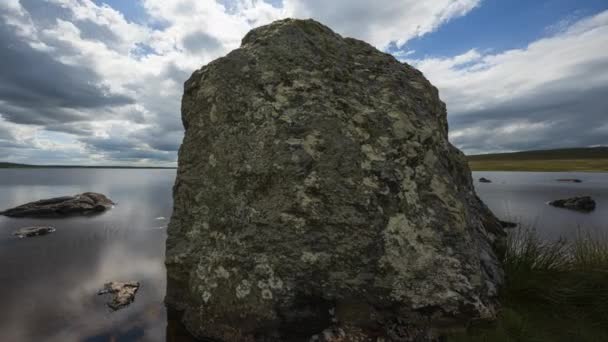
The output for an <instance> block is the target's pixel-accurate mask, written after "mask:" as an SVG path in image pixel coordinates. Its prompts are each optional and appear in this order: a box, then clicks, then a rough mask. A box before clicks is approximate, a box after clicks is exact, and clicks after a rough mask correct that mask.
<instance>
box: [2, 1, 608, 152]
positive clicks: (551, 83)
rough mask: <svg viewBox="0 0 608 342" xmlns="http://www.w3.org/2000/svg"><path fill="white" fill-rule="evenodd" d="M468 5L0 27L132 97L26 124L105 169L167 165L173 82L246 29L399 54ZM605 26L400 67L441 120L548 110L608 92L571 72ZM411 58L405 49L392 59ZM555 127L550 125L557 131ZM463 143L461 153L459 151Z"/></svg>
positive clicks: (238, 10) (173, 129) (166, 13)
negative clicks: (296, 32) (391, 48)
mask: <svg viewBox="0 0 608 342" xmlns="http://www.w3.org/2000/svg"><path fill="white" fill-rule="evenodd" d="M32 3H33V4H36V3H35V2H30V5H29V6H34V5H32ZM225 3H230V5H227V4H225ZM479 3H480V0H438V1H417V0H399V1H397V0H378V1H367V0H335V1H321V0H306V1H305V0H284V1H283V3H282V6H281V7H277V6H273V5H271V4H269V3H267V2H264V1H262V0H231V1H226V2H222V3H220V2H218V1H215V0H176V1H165V0H141V5H142V6H143V9H144V11H145V13H146V14H147V16H148V17H147V18H146V19H145V20H143V21H141V22H137V23H136V22H132V21H129V20H127V19H126V18H125V17H124V15H123V14H122V13H120V12H119V11H117V10H116V9H113V8H111V7H109V6H107V5H97V4H95V3H93V2H92V1H90V0H48V1H47V2H45V3H44V4H47V5H52V6H56V7H57V8H58V9H60V11H58V13H60V15H59V14H49V15H57V17H55V18H50V19H51V20H48V19H49V18H45V20H42V19H41V18H40V17H39V16H34V15H33V14H32V13H31V12H28V9H31V8H26V7H25V5H23V3H19V2H17V1H15V0H11V1H5V2H3V3H2V4H1V5H0V16H1V17H2V21H3V23H4V24H5V25H9V26H11V27H12V28H15V29H17V35H18V37H19V39H21V40H22V41H25V42H27V44H28V45H29V46H30V47H31V48H32V49H34V50H36V51H38V52H39V53H45V54H47V55H48V57H49V58H52V59H53V60H56V61H60V62H61V63H63V64H66V65H70V66H72V67H73V68H75V69H77V68H81V69H82V70H85V71H87V72H92V73H93V75H96V76H97V78H98V79H97V80H94V81H95V82H96V83H95V86H96V87H98V89H99V93H100V95H102V96H103V97H108V98H109V97H112V96H122V97H124V98H127V99H133V100H134V102H133V103H129V101H124V99H123V100H120V99H118V100H116V101H115V102H116V103H115V104H113V105H108V106H105V107H98V106H97V107H95V106H92V107H90V108H88V107H83V106H77V107H65V106H64V107H61V108H59V109H57V111H58V113H60V114H61V117H62V118H61V119H59V118H57V119H56V120H53V119H52V118H50V116H51V115H52V113H53V112H49V113H50V114H49V113H45V114H44V115H47V116H48V118H47V117H45V119H44V120H33V119H31V120H29V121H28V122H27V123H28V124H29V125H33V124H35V125H38V126H36V129H35V130H36V131H38V130H46V131H60V132H63V133H65V134H71V135H72V137H73V139H74V140H77V141H81V142H83V144H84V146H85V147H87V148H89V149H90V152H91V153H92V155H95V156H96V158H97V159H96V160H94V161H91V162H98V161H100V160H101V161H102V162H103V159H104V158H105V159H106V161H109V162H112V163H121V162H123V163H132V162H134V160H135V159H133V156H136V155H140V156H147V159H145V158H144V159H142V161H143V162H153V161H154V160H153V159H154V156H155V155H158V156H160V158H164V159H163V160H164V161H163V163H168V162H170V161H168V160H169V159H170V158H169V157H170V156H173V157H175V151H173V152H167V151H169V150H170V148H175V147H176V146H177V145H178V143H179V140H181V136H182V127H181V119H180V113H179V108H180V98H181V94H182V84H183V82H184V81H185V79H186V78H187V77H188V76H189V75H190V74H191V73H192V71H194V70H195V69H197V68H199V67H201V66H202V65H204V64H206V63H208V62H210V61H211V60H213V59H215V58H217V57H220V56H222V55H224V54H226V53H227V52H229V51H230V50H232V49H234V48H237V47H238V46H239V44H240V41H241V39H242V37H243V36H244V35H245V34H246V33H247V32H248V31H249V30H250V29H252V28H254V27H256V26H259V25H263V24H267V23H270V22H271V21H273V20H276V19H280V18H284V17H299V18H308V17H312V18H314V19H317V20H320V21H321V22H323V23H324V24H326V25H328V26H330V27H331V28H333V29H335V30H336V31H337V32H339V33H341V34H343V35H345V36H351V37H355V38H359V39H363V40H366V41H369V42H370V43H372V44H374V45H375V46H377V47H379V48H384V47H387V46H388V45H389V44H391V43H394V44H396V45H397V46H403V45H404V44H406V43H407V41H408V40H410V39H412V38H414V37H418V36H421V35H424V34H426V33H429V32H432V31H434V30H436V29H437V28H438V27H440V26H441V25H442V24H444V23H446V22H447V21H449V20H451V19H453V18H455V17H458V16H462V15H465V14H466V13H468V12H469V11H471V10H472V9H473V8H475V7H476V6H478V5H479ZM39 4H42V3H39ZM49 13H51V12H49ZM53 13H54V12H53ZM38 15H39V13H38ZM606 17H608V14H606V13H604V14H600V15H597V16H594V17H591V18H587V19H585V20H580V21H578V22H575V23H573V24H563V23H562V24H561V26H560V30H559V32H558V33H557V34H556V35H555V36H553V37H548V38H545V39H542V40H539V41H537V42H535V43H532V44H531V45H530V46H528V47H527V48H525V49H520V50H512V51H506V52H503V53H498V54H491V53H486V52H480V51H477V50H475V49H471V50H470V51H469V52H467V53H465V54H462V55H460V56H455V57H452V58H430V59H425V60H416V61H411V62H412V63H413V64H415V65H416V66H417V67H419V68H421V69H422V70H423V71H424V72H425V74H426V75H427V77H428V78H429V79H430V80H431V81H432V82H433V83H434V84H436V85H437V86H438V87H439V88H440V89H441V95H442V97H443V98H444V99H445V100H446V102H447V103H448V109H449V111H450V113H452V114H453V116H452V118H465V117H467V116H471V117H473V116H474V115H475V114H476V113H480V112H483V111H490V112H492V113H495V112H496V108H503V107H504V108H510V110H511V111H513V110H516V109H517V106H510V104H512V103H516V104H517V105H518V106H520V107H521V106H524V105H523V104H524V102H525V103H533V102H534V101H529V99H530V98H534V97H538V98H540V99H542V100H543V101H545V102H547V101H549V99H548V98H547V96H546V95H547V94H554V95H555V94H558V93H560V92H561V93H564V92H566V93H568V92H570V93H571V96H573V97H576V96H575V94H574V93H576V92H578V93H580V92H581V91H584V90H593V89H597V87H601V86H604V85H606V84H607V83H606V80H607V78H608V76H607V75H606V73H605V72H596V69H590V68H587V67H581V66H590V65H592V64H593V63H603V62H606V61H607V56H606V54H608V50H607V49H603V50H602V49H598V47H599V46H608V41H607V40H608V34H607V32H606V26H607V24H606V21H607V19H606ZM568 25H569V26H568ZM564 27H567V28H564ZM411 56H412V52H411V51H408V50H407V45H405V46H404V48H403V52H402V53H401V54H400V55H398V57H399V58H411ZM604 70H606V68H604ZM91 77H92V76H90V75H89V78H91ZM583 79H584V80H585V81H584V82H582V80H583ZM85 81H86V80H85ZM86 82H92V81H91V80H89V81H86ZM573 94H574V95H573ZM559 97H560V98H561V99H563V96H559ZM59 102H60V101H59ZM549 102H550V101H549ZM537 104H538V103H537ZM539 105H541V104H539ZM15 106H16V105H15V104H12V103H9V104H7V105H6V106H5V108H9V109H14V110H15V112H18V113H21V112H22V113H26V112H28V110H29V108H17V109H18V110H17V109H15V108H14V107H15ZM524 107H525V106H524ZM568 110H569V109H568V108H565V109H563V113H560V115H559V116H564V115H567V114H568ZM29 112H32V110H29ZM0 115H1V116H3V117H4V118H5V119H6V120H9V119H10V120H13V119H14V118H15V117H16V114H12V115H7V113H2V108H0ZM30 115H31V114H30ZM41 115H42V114H41ZM489 115H495V114H489ZM558 119H559V120H553V121H555V122H561V121H560V120H561V119H560V118H558ZM62 120H63V121H62ZM462 120H465V119H462ZM452 121H454V120H452ZM541 121H542V120H541ZM541 121H539V120H538V119H537V118H521V117H520V118H517V120H515V121H514V122H519V123H522V125H533V126H532V127H537V128H538V126H534V125H535V124H537V123H538V122H541ZM545 121H546V120H545ZM15 122H16V121H15ZM46 122H50V123H48V124H45V123H46ZM542 122H544V121H542ZM117 123H119V124H117ZM545 124H546V122H545ZM466 125H467V124H464V123H463V124H461V125H458V124H457V125H456V127H455V128H456V130H455V132H453V134H452V136H458V134H460V133H458V132H462V131H463V129H464V128H466V127H467V126H466ZM501 125H503V124H501ZM503 126H504V125H503ZM550 126H551V127H556V126H559V125H557V124H551V125H550ZM30 127H31V126H30ZM477 127H479V125H477ZM520 129H521V128H520ZM29 132H30V133H29V134H32V136H33V133H32V131H29ZM471 136H472V135H471ZM93 138H94V139H93ZM465 138H466V137H462V138H460V139H465ZM103 139H106V140H108V139H119V140H120V141H123V140H128V141H131V142H132V144H131V146H134V147H132V148H133V149H132V150H131V151H123V152H124V153H122V154H120V155H119V154H116V153H113V152H112V151H106V153H105V154H104V151H103V150H102V149H101V146H111V145H112V144H110V143H108V141H104V140H103ZM465 140H466V139H465ZM173 141H174V142H173ZM469 143H470V142H469ZM469 143H463V146H465V148H466V146H467V145H468V144H469ZM94 144H98V145H94ZM32 148H34V147H32ZM11 151H16V150H11ZM21 153H22V154H23V153H25V152H23V151H22V152H21ZM167 153H168V154H167ZM4 154H6V153H4ZM4 154H3V155H4ZM32 156H34V154H32ZM20 157H21V158H24V157H23V155H21V156H20ZM8 158H10V155H9V157H8ZM32 158H34V157H32ZM112 158H125V159H114V160H113V159H112ZM32 162H35V160H32ZM67 162H69V160H68V161H67Z"/></svg>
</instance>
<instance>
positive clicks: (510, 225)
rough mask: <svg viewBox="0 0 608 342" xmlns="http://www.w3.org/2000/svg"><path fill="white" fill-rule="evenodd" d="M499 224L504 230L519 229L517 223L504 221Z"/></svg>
mask: <svg viewBox="0 0 608 342" xmlns="http://www.w3.org/2000/svg"><path fill="white" fill-rule="evenodd" d="M499 222H500V225H501V226H502V227H503V228H516V227H517V223H515V222H511V221H503V220H500V221H499Z"/></svg>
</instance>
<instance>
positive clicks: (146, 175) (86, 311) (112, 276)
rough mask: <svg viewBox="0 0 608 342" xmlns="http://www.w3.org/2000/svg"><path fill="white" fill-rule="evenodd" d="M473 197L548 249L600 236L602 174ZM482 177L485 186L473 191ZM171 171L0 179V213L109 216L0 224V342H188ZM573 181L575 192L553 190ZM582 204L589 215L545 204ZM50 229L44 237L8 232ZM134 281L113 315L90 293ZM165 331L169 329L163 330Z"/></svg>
mask: <svg viewBox="0 0 608 342" xmlns="http://www.w3.org/2000/svg"><path fill="white" fill-rule="evenodd" d="M473 176H474V178H475V179H476V182H475V186H476V188H477V191H478V194H479V195H480V197H481V198H482V199H483V200H484V201H485V202H486V203H487V204H488V206H489V207H490V208H491V209H492V210H493V211H494V212H495V213H496V214H497V216H499V217H500V218H501V219H505V220H510V221H520V222H522V223H523V224H524V225H525V226H531V225H534V226H535V227H536V229H537V230H538V232H539V234H541V235H542V236H544V237H545V238H548V239H555V238H557V237H559V236H567V237H572V236H574V235H575V234H576V232H577V227H579V226H581V227H584V228H586V229H589V230H592V231H593V232H601V231H604V232H608V223H607V222H608V210H603V208H604V207H606V206H608V173H533V172H474V173H473ZM479 177H486V178H489V179H491V180H492V183H478V182H477V179H478V178H479ZM174 178H175V170H142V169H139V170H113V169H0V191H1V193H2V196H1V198H0V209H4V208H8V207H13V206H16V205H19V204H23V203H25V202H29V201H33V200H37V199H42V198H48V197H54V196H62V195H68V194H76V193H81V192H85V191H95V192H100V193H104V194H107V195H108V196H109V197H110V198H111V199H112V200H113V201H115V202H116V203H117V205H116V206H115V208H113V209H112V210H110V211H108V212H106V213H104V214H102V215H98V216H93V217H72V218H67V219H14V218H6V217H2V216H0V270H1V273H0V299H1V302H2V310H0V341H61V342H64V341H88V342H101V341H190V340H191V339H190V338H188V337H187V334H186V333H185V332H184V331H183V328H182V327H181V326H180V325H179V324H178V323H176V322H175V321H174V320H172V319H169V318H168V317H171V315H168V313H167V311H166V309H165V307H164V305H163V303H162V301H163V297H164V292H165V268H164V264H163V260H164V242H165V238H166V225H167V223H168V218H169V217H170V215H171V209H172V199H171V188H172V186H173V180H174ZM558 178H579V179H581V180H583V182H582V183H559V182H556V181H555V180H556V179H558ZM576 195H591V196H593V197H594V198H595V199H596V201H597V205H598V209H596V211H595V212H592V213H589V214H582V213H577V212H573V211H569V210H565V209H558V208H553V207H550V206H548V205H547V204H546V202H547V201H550V200H553V199H557V198H562V197H569V196H576ZM30 225H52V226H54V227H55V228H57V231H56V232H55V233H53V234H50V235H47V236H43V237H35V238H26V239H18V238H16V237H14V236H13V235H12V232H13V231H14V230H16V229H18V228H21V227H24V226H30ZM112 280H118V281H124V280H137V281H139V282H140V283H141V288H140V290H139V291H138V293H137V296H136V299H135V302H134V303H133V304H131V305H130V306H128V307H127V308H125V309H122V310H119V311H116V312H112V311H111V310H110V309H109V308H107V307H106V306H105V301H106V300H107V299H108V298H107V297H105V296H97V295H96V293H97V291H98V290H99V289H101V288H102V287H103V284H104V283H105V282H107V281H112ZM168 322H169V324H168Z"/></svg>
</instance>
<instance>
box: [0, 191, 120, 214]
mask: <svg viewBox="0 0 608 342" xmlns="http://www.w3.org/2000/svg"><path fill="white" fill-rule="evenodd" d="M113 205H114V202H112V201H111V200H110V199H109V198H107V197H106V196H105V195H103V194H98V193H95V192H85V193H82V194H78V195H74V196H62V197H54V198H48V199H43V200H39V201H35V202H30V203H26V204H23V205H20V206H18V207H15V208H11V209H7V210H5V211H2V212H0V215H5V216H10V217H52V216H70V215H90V214H96V213H101V212H104V211H106V210H108V209H110V208H112V206H113Z"/></svg>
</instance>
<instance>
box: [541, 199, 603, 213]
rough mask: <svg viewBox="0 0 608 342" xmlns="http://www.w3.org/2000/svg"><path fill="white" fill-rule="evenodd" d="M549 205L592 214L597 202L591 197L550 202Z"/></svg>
mask: <svg viewBox="0 0 608 342" xmlns="http://www.w3.org/2000/svg"><path fill="white" fill-rule="evenodd" d="M549 204H550V205H552V206H554V207H558V208H565V209H571V210H576V211H582V212H590V211H593V210H595V201H594V200H593V199H592V198H591V197H589V196H579V197H571V198H565V199H558V200H555V201H551V202H549Z"/></svg>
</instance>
